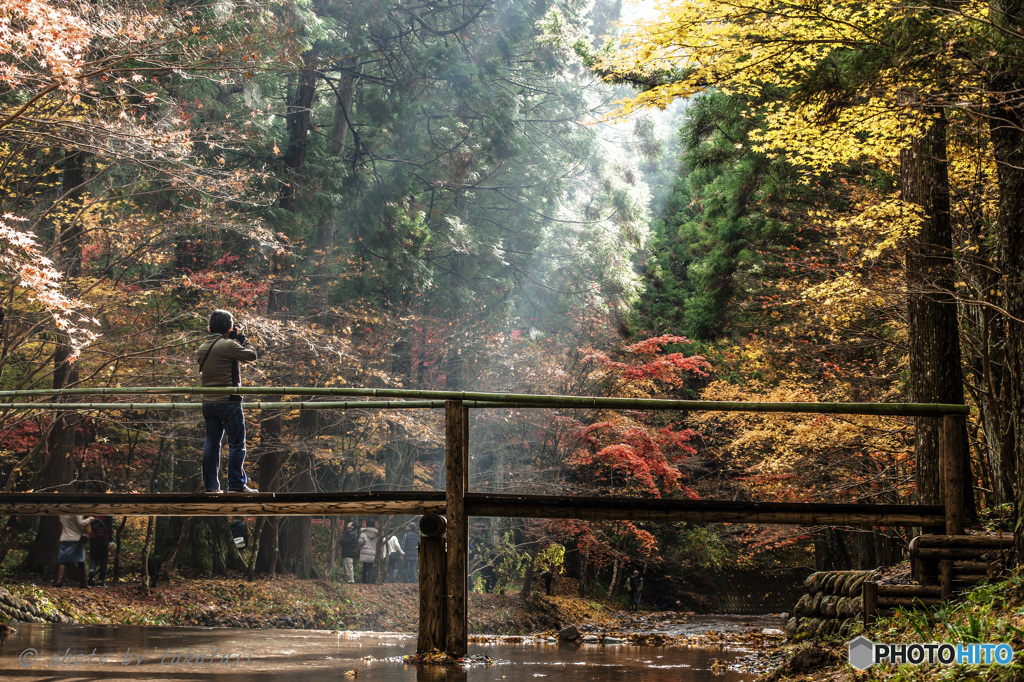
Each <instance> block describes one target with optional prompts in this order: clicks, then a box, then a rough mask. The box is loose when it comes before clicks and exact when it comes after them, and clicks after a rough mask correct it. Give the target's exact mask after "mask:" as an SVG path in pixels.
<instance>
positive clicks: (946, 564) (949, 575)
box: [939, 559, 953, 599]
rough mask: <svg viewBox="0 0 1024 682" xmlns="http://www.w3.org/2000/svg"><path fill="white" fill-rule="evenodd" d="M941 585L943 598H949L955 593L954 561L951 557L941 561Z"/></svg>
mask: <svg viewBox="0 0 1024 682" xmlns="http://www.w3.org/2000/svg"><path fill="white" fill-rule="evenodd" d="M939 586H940V590H941V592H940V595H941V596H942V598H943V599H949V597H950V595H952V594H953V562H952V560H950V559H943V560H942V561H940V562H939Z"/></svg>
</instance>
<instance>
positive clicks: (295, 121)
mask: <svg viewBox="0 0 1024 682" xmlns="http://www.w3.org/2000/svg"><path fill="white" fill-rule="evenodd" d="M302 57H303V69H302V70H301V71H300V72H299V73H298V76H297V77H296V79H295V86H294V88H293V89H292V91H291V93H290V95H289V102H288V111H287V114H286V116H285V124H286V128H287V130H288V146H287V148H286V150H285V155H284V162H285V165H286V166H287V168H288V182H287V184H286V185H285V186H284V187H283V188H282V189H281V195H280V197H279V199H278V205H279V206H280V207H281V208H283V209H284V210H286V211H288V212H290V213H296V212H298V206H297V204H296V201H295V193H296V184H297V180H298V176H299V172H300V171H301V170H302V168H303V166H304V165H305V163H306V145H307V144H308V140H309V127H310V122H311V114H312V106H313V98H314V96H315V94H316V84H317V73H316V61H317V55H316V53H315V52H314V51H310V52H306V53H305V54H303V56H302ZM272 267H273V274H274V279H273V281H274V286H273V287H272V288H271V291H270V296H269V301H268V305H267V313H268V314H269V315H271V316H274V315H277V314H280V313H282V312H284V311H286V310H287V309H288V295H289V290H290V287H291V275H290V272H291V269H292V268H291V263H290V258H288V257H287V256H284V255H277V256H275V258H274V263H273V266H272ZM281 435H282V421H281V416H280V415H273V416H270V417H268V418H267V419H265V420H264V421H263V424H262V428H261V438H260V441H261V445H262V446H263V451H262V452H261V454H260V463H259V472H260V490H263V491H266V492H276V491H279V490H282V489H284V488H286V487H287V485H286V483H285V481H284V480H282V469H281V465H282V463H283V446H282V438H281ZM306 469H308V465H307V463H305V462H303V463H301V466H300V471H301V470H306ZM298 485H299V486H300V487H309V486H308V485H307V483H306V482H303V481H302V480H300V481H299V482H298ZM279 528H280V524H279V519H278V518H276V517H271V518H267V520H266V522H265V523H264V525H263V533H262V535H261V537H260V541H259V552H258V555H257V557H256V571H257V572H259V573H263V574H269V575H274V574H275V573H276V572H277V568H278V564H279V549H280V545H279V544H278V530H279ZM289 530H290V532H292V533H297V534H298V538H297V539H299V540H300V542H298V543H290V544H291V549H292V552H291V554H292V555H291V556H290V557H289V558H288V560H287V563H288V564H290V565H292V566H298V567H300V568H302V570H305V567H309V568H310V569H311V568H312V566H313V547H312V542H306V543H305V544H304V545H302V544H301V538H303V537H312V519H310V518H309V517H299V518H297V519H295V520H294V522H293V523H291V524H290V526H289Z"/></svg>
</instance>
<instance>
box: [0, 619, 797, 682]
mask: <svg viewBox="0 0 1024 682" xmlns="http://www.w3.org/2000/svg"><path fill="white" fill-rule="evenodd" d="M777 626H778V620H777V619H774V620H770V621H769V620H764V619H758V620H756V621H752V620H751V619H750V618H743V619H736V620H735V622H734V621H733V620H730V619H722V618H721V617H717V618H714V619H711V618H708V617H693V618H692V619H688V620H687V622H686V623H682V624H673V625H670V626H668V627H666V628H664V629H665V630H668V631H672V630H673V629H680V631H681V632H683V631H685V632H686V633H688V634H689V633H694V632H699V631H701V630H707V629H708V628H709V627H715V628H716V629H720V630H721V629H730V630H731V629H737V630H739V629H760V628H763V627H777ZM16 627H17V629H18V632H17V633H16V634H15V635H13V636H11V637H10V638H9V639H8V640H7V642H6V644H4V645H3V647H2V650H0V678H2V679H4V680H22V681H24V682H32V681H36V680H39V681H42V680H46V681H56V680H224V681H232V680H237V681H238V682H242V681H243V680H244V681H245V682H264V681H266V682H269V681H270V680H282V679H283V680H289V682H321V681H326V680H331V682H337V681H338V680H339V679H349V680H353V682H355V681H356V680H358V682H366V681H367V680H372V681H377V680H381V681H389V682H390V681H399V680H401V681H405V682H412V681H413V680H415V681H416V682H441V681H442V680H444V681H453V682H454V681H457V680H466V681H467V682H468V681H472V682H478V681H479V682H484V681H490V680H495V681H498V680H502V681H504V682H526V681H529V682H543V681H544V678H550V679H551V680H571V681H576V680H613V679H614V680H621V679H628V680H629V682H662V681H666V682H667V681H668V680H672V681H676V680H692V681H694V682H707V681H710V680H714V681H715V682H750V681H751V680H753V679H754V678H755V677H756V675H755V674H754V673H752V672H746V673H744V672H740V671H738V670H737V669H736V667H735V666H736V663H737V661H738V660H739V659H740V657H742V656H745V655H746V654H747V653H748V652H744V651H737V650H726V649H724V648H720V647H680V646H667V647H650V646H631V645H629V644H620V645H593V644H583V645H575V644H565V643H551V642H546V641H543V640H529V639H528V640H526V641H525V642H524V643H521V644H510V643H498V644H471V645H470V654H471V655H472V654H485V655H486V656H489V657H490V658H491V659H493V661H494V663H493V664H492V665H490V666H483V665H474V666H471V667H468V668H454V669H453V668H444V667H439V666H418V665H406V664H405V663H404V662H403V660H402V657H403V656H404V655H405V654H409V653H412V652H413V651H414V650H415V648H416V639H415V637H413V636H411V635H405V634H388V633H349V632H344V633H329V632H324V631H309V630H242V629H229V628H171V627H141V626H100V625H36V624H19V625H17V626H16ZM353 671H354V674H353ZM346 673H348V676H346ZM625 676H628V678H627V677H625Z"/></svg>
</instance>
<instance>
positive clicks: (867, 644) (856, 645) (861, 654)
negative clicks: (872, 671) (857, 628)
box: [849, 637, 875, 670]
mask: <svg viewBox="0 0 1024 682" xmlns="http://www.w3.org/2000/svg"><path fill="white" fill-rule="evenodd" d="M849 652H850V665H852V666H853V667H854V668H856V669H857V670H867V669H868V668H870V667H871V666H872V665H874V663H875V645H874V644H873V643H872V642H871V640H870V639H868V638H867V637H858V638H857V639H855V640H853V641H851V642H850V644H849Z"/></svg>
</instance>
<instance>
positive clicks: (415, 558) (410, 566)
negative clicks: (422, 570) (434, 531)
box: [402, 521, 420, 583]
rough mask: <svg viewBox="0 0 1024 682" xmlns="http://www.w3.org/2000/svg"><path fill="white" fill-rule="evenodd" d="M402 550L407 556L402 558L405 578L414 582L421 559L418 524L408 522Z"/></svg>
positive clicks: (403, 536)
mask: <svg viewBox="0 0 1024 682" xmlns="http://www.w3.org/2000/svg"><path fill="white" fill-rule="evenodd" d="M402 551H403V552H405V558H404V559H403V560H402V574H403V578H404V579H405V582H407V583H414V582H416V579H417V575H416V572H417V570H416V569H417V568H418V567H419V561H420V534H419V532H418V531H417V530H416V524H415V523H413V522H411V521H410V522H409V523H408V524H406V526H405V533H404V534H403V535H402Z"/></svg>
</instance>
